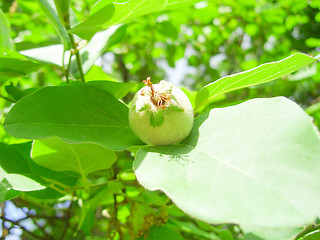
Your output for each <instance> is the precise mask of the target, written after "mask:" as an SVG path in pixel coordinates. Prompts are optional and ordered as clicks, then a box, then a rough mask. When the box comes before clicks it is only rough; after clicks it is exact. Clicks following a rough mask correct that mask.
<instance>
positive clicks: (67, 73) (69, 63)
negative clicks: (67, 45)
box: [66, 51, 73, 84]
mask: <svg viewBox="0 0 320 240" xmlns="http://www.w3.org/2000/svg"><path fill="white" fill-rule="evenodd" d="M72 55H73V54H72V52H71V51H70V56H69V62H68V68H67V71H66V82H67V84H69V71H70V66H71V58H72Z"/></svg>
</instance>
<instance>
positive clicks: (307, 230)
mask: <svg viewBox="0 0 320 240" xmlns="http://www.w3.org/2000/svg"><path fill="white" fill-rule="evenodd" d="M318 229H320V224H317V225H316V224H313V225H310V226H306V227H305V228H304V230H303V231H302V232H300V233H299V234H297V235H296V236H294V237H293V238H291V239H290V240H298V239H300V238H301V237H303V236H305V235H307V234H308V233H311V232H313V231H315V230H318Z"/></svg>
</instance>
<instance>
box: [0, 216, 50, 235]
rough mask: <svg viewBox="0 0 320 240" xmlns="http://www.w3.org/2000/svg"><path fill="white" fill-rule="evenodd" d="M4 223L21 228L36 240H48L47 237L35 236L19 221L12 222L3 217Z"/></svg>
mask: <svg viewBox="0 0 320 240" xmlns="http://www.w3.org/2000/svg"><path fill="white" fill-rule="evenodd" d="M2 219H3V221H6V222H9V223H11V224H13V225H16V226H18V227H19V228H21V229H22V230H23V231H24V232H26V233H28V234H29V235H30V236H32V237H33V238H35V239H40V240H47V237H46V236H45V237H40V236H38V235H36V234H34V233H33V232H30V231H29V230H28V229H26V228H25V227H24V226H21V225H20V223H19V221H13V220H10V219H8V218H5V217H4V216H3V217H2Z"/></svg>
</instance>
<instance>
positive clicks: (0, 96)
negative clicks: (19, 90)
mask: <svg viewBox="0 0 320 240" xmlns="http://www.w3.org/2000/svg"><path fill="white" fill-rule="evenodd" d="M0 98H3V99H5V100H7V101H9V102H13V103H15V102H16V101H14V100H12V99H10V98H8V97H5V96H2V95H0Z"/></svg>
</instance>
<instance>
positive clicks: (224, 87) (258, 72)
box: [196, 53, 316, 110]
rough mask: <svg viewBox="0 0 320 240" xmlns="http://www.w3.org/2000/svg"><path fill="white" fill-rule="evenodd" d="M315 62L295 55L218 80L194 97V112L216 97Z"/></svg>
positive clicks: (307, 57)
mask: <svg viewBox="0 0 320 240" xmlns="http://www.w3.org/2000/svg"><path fill="white" fill-rule="evenodd" d="M315 61H316V59H315V58H313V57H311V56H308V55H306V54H303V53H296V54H293V55H291V56H289V57H287V58H285V59H283V60H280V61H277V62H270V63H265V64H262V65H260V66H258V67H256V68H253V69H251V70H249V71H245V72H241V73H237V74H234V75H229V76H226V77H223V78H220V79H219V80H217V81H215V82H213V83H210V84H208V85H207V86H205V87H203V88H201V89H200V91H199V92H198V94H197V97H196V110H197V109H199V108H200V107H201V106H203V105H205V104H207V103H208V102H210V100H211V99H213V98H214V97H216V96H218V95H221V94H224V93H227V92H230V91H233V90H236V89H241V88H245V87H250V86H254V85H258V84H262V83H266V82H269V81H272V80H275V79H277V78H280V77H283V76H285V75H287V74H289V73H292V72H294V71H296V70H298V69H300V68H301V67H303V66H307V65H309V64H311V63H313V62H315Z"/></svg>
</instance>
